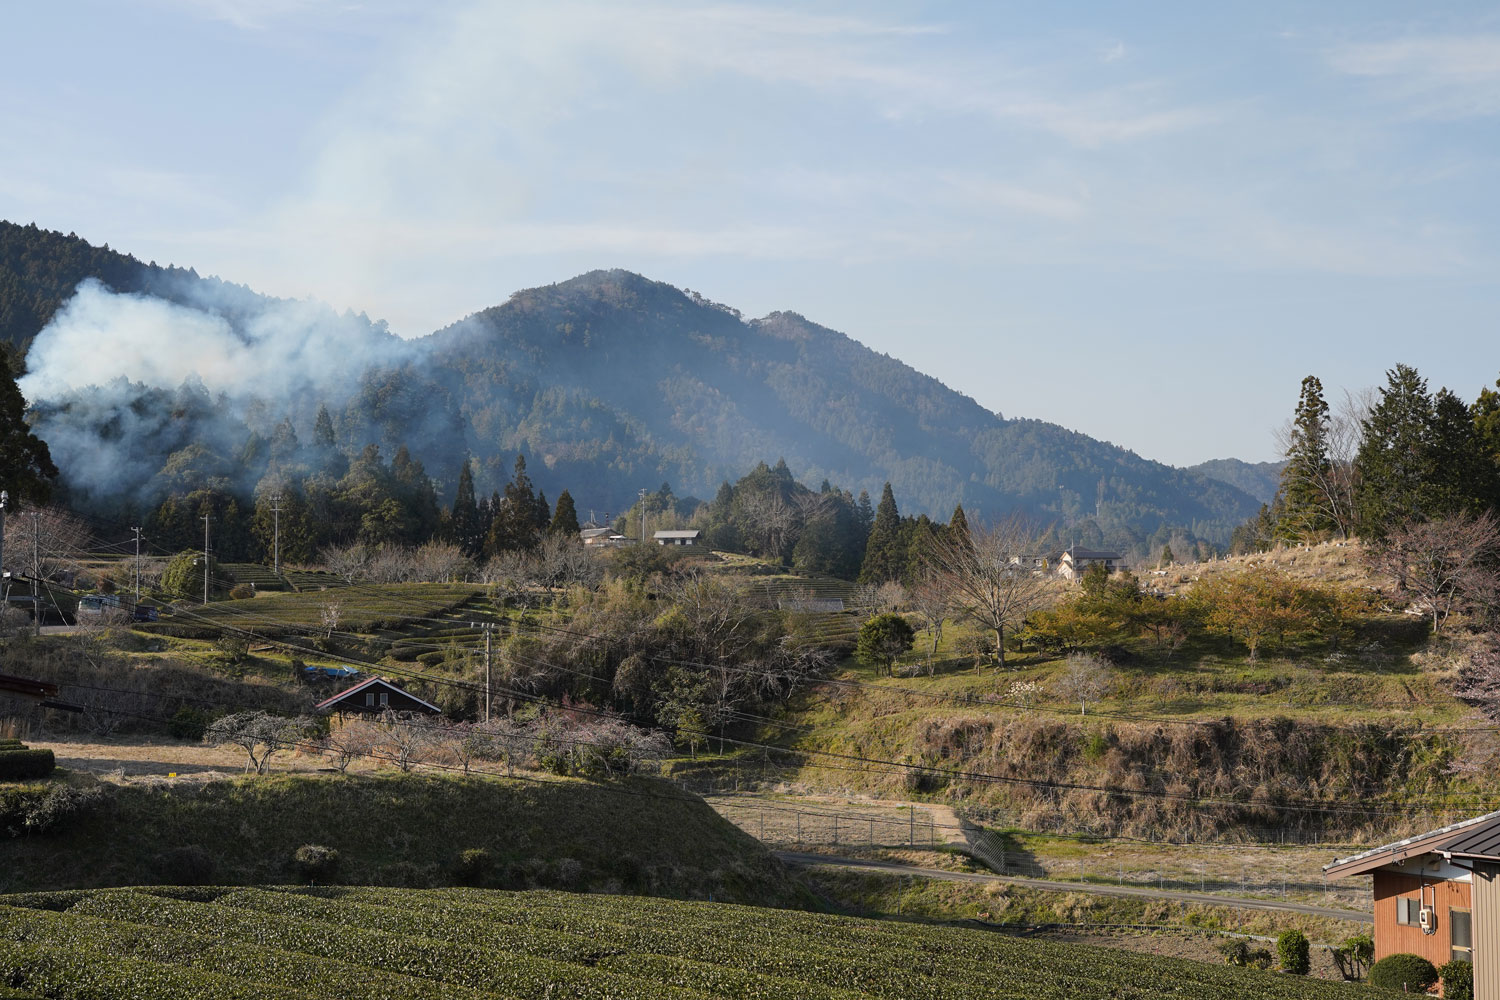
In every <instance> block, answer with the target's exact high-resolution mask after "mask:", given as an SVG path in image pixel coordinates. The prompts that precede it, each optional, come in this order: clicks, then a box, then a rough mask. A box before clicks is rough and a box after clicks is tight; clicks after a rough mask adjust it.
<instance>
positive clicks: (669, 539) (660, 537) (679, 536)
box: [651, 528, 703, 545]
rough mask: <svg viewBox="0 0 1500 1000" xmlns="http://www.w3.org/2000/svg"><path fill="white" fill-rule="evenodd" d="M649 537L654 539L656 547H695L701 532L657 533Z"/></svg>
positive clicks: (701, 535)
mask: <svg viewBox="0 0 1500 1000" xmlns="http://www.w3.org/2000/svg"><path fill="white" fill-rule="evenodd" d="M651 537H652V538H654V539H656V544H657V545H697V544H698V542H699V540H700V539H701V538H702V537H703V532H701V531H699V530H697V529H696V528H695V529H693V530H692V531H658V532H657V533H656V534H654V535H652V536H651Z"/></svg>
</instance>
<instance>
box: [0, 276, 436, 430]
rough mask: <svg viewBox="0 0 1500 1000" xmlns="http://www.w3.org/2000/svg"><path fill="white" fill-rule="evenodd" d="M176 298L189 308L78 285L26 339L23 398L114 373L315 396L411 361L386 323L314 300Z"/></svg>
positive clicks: (237, 393)
mask: <svg viewBox="0 0 1500 1000" xmlns="http://www.w3.org/2000/svg"><path fill="white" fill-rule="evenodd" d="M183 292H184V294H183V295H182V297H183V298H185V299H188V300H189V301H190V302H191V303H192V304H182V303H179V302H175V301H169V300H167V299H164V298H157V297H155V296H151V295H138V294H121V293H117V292H114V291H111V290H110V289H108V288H106V287H105V286H104V285H102V284H100V283H99V282H97V281H94V280H92V279H90V280H88V281H85V282H83V283H82V284H80V285H79V287H78V291H77V293H76V294H75V295H74V296H73V298H72V299H70V300H69V301H68V302H67V304H65V305H64V306H63V307H62V308H61V309H59V310H58V312H57V315H56V316H54V317H53V319H52V322H51V323H49V324H48V325H47V327H46V328H45V329H43V330H42V332H41V333H39V334H38V335H37V338H36V340H35V341H34V342H33V343H32V346H31V351H30V353H29V354H28V355H27V359H26V361H27V369H28V371H27V374H26V377H25V378H24V379H23V380H22V381H21V383H20V386H21V391H22V393H23V394H24V395H25V396H26V398H27V400H29V401H30V402H32V403H41V402H47V401H56V400H59V399H61V398H63V397H65V396H66V395H67V394H68V393H69V392H70V391H75V390H82V389H85V388H88V387H90V386H102V385H104V384H105V383H107V382H110V381H113V380H115V379H117V378H120V377H122V376H123V377H124V378H126V379H128V380H129V381H131V382H138V383H141V384H144V385H148V386H153V387H156V388H162V389H170V388H175V387H176V386H178V385H181V384H182V383H183V382H184V381H186V380H187V379H189V378H190V377H193V376H196V377H197V378H198V379H199V380H200V381H201V382H202V383H203V386H204V387H205V388H206V389H208V391H209V392H211V393H215V394H218V393H224V394H226V395H228V396H229V397H231V398H243V397H246V396H255V397H258V398H260V399H263V400H280V399H286V398H289V397H291V396H292V395H294V394H298V395H300V394H307V393H313V394H316V395H322V394H323V393H325V392H328V391H329V390H333V389H338V388H341V387H343V386H346V385H347V384H348V383H349V381H350V378H351V377H354V376H357V375H358V374H359V373H360V372H362V371H364V370H365V369H366V368H368V367H370V366H372V365H379V364H388V363H393V362H399V361H400V360H404V359H405V358H407V357H409V356H410V352H409V349H408V348H407V346H406V345H405V344H404V342H402V341H401V340H399V339H398V338H396V337H394V336H392V335H391V334H389V333H388V332H387V331H386V330H385V328H384V324H380V323H371V322H370V321H369V320H368V319H366V318H364V317H362V316H354V315H352V314H349V313H345V314H343V315H339V314H338V313H335V312H334V311H333V310H332V309H330V308H329V307H328V306H325V305H322V304H320V303H315V302H303V301H296V300H292V301H287V300H279V299H269V298H261V297H259V296H253V295H248V294H246V293H244V292H242V291H241V290H240V289H237V288H235V287H234V286H229V285H218V284H217V283H210V282H204V281H201V280H197V281H193V282H192V283H191V284H189V283H187V282H184V284H183ZM247 306H248V309H249V311H247Z"/></svg>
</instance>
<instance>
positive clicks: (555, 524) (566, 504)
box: [548, 490, 578, 539]
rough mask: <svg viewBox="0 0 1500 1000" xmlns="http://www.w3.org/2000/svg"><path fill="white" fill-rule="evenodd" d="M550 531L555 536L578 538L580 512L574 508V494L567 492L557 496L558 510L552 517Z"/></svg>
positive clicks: (564, 491)
mask: <svg viewBox="0 0 1500 1000" xmlns="http://www.w3.org/2000/svg"><path fill="white" fill-rule="evenodd" d="M548 530H549V531H550V532H551V533H552V534H554V535H563V536H565V537H568V538H575V539H576V538H577V537H578V510H577V508H575V507H574V506H573V494H571V493H569V492H568V491H567V490H563V491H562V492H561V493H559V494H558V495H557V510H556V512H555V513H553V515H552V523H551V524H550V525H549V526H548Z"/></svg>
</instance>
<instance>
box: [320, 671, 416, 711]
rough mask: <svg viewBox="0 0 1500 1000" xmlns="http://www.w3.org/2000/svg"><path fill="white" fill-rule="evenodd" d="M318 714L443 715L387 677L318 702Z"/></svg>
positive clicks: (368, 681) (369, 681)
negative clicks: (387, 712) (397, 713)
mask: <svg viewBox="0 0 1500 1000" xmlns="http://www.w3.org/2000/svg"><path fill="white" fill-rule="evenodd" d="M313 710H314V711H317V712H337V713H339V714H340V715H365V714H370V713H379V712H384V711H387V710H390V711H392V712H422V713H424V714H427V715H442V714H443V710H442V709H441V708H438V707H437V706H436V705H434V704H432V703H431V702H428V701H423V700H422V699H421V698H418V697H417V696H416V695H414V694H412V693H410V692H409V691H403V690H402V689H401V688H398V687H397V686H396V685H394V684H392V683H391V682H390V681H388V680H386V679H385V678H384V677H371V678H370V679H369V680H367V681H360V682H359V683H358V684H356V685H354V686H353V687H351V688H347V689H345V690H343V691H340V692H339V693H338V694H336V695H334V696H333V697H332V698H328V699H325V700H324V701H320V702H318V704H317V705H316V706H314V709H313Z"/></svg>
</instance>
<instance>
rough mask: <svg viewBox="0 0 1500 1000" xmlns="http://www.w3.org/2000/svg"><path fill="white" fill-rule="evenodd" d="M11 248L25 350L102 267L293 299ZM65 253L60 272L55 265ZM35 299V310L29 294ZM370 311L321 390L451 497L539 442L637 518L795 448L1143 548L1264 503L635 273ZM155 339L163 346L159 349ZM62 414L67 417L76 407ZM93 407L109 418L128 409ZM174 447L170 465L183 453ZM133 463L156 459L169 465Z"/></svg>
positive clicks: (266, 422) (804, 461) (585, 498)
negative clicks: (27, 325) (373, 354)
mask: <svg viewBox="0 0 1500 1000" xmlns="http://www.w3.org/2000/svg"><path fill="white" fill-rule="evenodd" d="M17 246H20V247H21V250H22V252H21V253H19V254H18V253H16V252H15V251H16V247H17ZM7 248H8V249H7ZM0 251H3V252H0V316H11V317H12V322H11V326H10V327H9V328H7V330H6V335H7V336H9V337H10V338H11V340H12V343H17V342H18V341H19V340H21V339H22V338H23V335H24V333H25V329H24V326H23V327H17V325H16V323H17V321H16V320H15V319H14V317H16V316H18V315H19V316H22V317H23V318H24V315H32V316H35V317H41V316H42V315H44V314H45V315H48V316H51V317H52V318H54V319H56V317H57V316H58V315H60V313H59V310H60V309H61V308H62V307H63V305H64V303H65V302H67V301H69V300H67V299H64V298H63V297H62V296H63V290H64V289H65V288H66V287H67V283H68V282H69V281H73V282H75V284H74V286H73V287H74V288H75V289H76V288H77V284H76V282H81V281H83V280H84V279H86V278H96V279H98V280H100V281H104V282H106V283H108V281H109V279H110V278H111V277H113V278H114V279H115V280H116V281H120V282H121V283H122V284H124V285H126V286H127V287H126V288H125V289H124V290H126V291H131V292H133V293H136V294H138V295H143V296H158V297H162V298H165V299H167V300H168V301H172V302H176V303H178V304H181V305H183V306H184V307H185V308H189V309H198V310H202V311H204V312H206V313H209V314H212V316H214V317H217V318H218V319H221V320H223V321H224V322H225V323H227V324H228V326H229V327H231V328H233V329H234V331H235V332H236V334H237V335H238V336H239V338H240V340H241V341H243V342H245V343H247V344H249V345H250V346H251V347H252V348H255V349H259V348H258V347H256V345H257V344H258V343H259V342H258V341H255V339H254V337H253V336H251V334H254V333H255V332H256V331H257V330H258V329H259V328H260V327H264V326H265V325H266V323H265V322H264V317H265V315H267V314H268V313H267V312H266V311H267V310H273V309H274V310H279V311H281V312H285V311H286V307H287V305H288V303H287V302H286V300H276V299H272V298H270V297H267V296H259V295H258V293H254V292H252V291H250V290H249V289H246V288H244V286H238V285H232V284H230V283H227V282H222V281H220V280H219V279H215V278H200V277H199V276H198V275H197V274H196V272H195V271H184V270H182V269H178V268H159V267H156V266H155V265H154V264H152V265H146V264H141V263H140V262H139V261H136V260H135V259H134V258H131V257H127V256H125V255H121V254H118V253H117V252H115V251H107V252H105V251H101V250H99V249H98V248H93V247H91V246H90V245H89V244H87V242H86V241H83V240H81V239H78V238H77V237H72V236H69V237H63V236H61V235H60V234H53V233H46V231H43V230H37V229H35V227H20V226H15V225H14V224H8V223H6V224H0ZM49 253H50V254H51V255H52V256H53V258H55V259H54V260H53V263H54V264H56V265H57V266H52V267H50V269H49V267H47V266H44V265H45V264H46V261H45V260H43V261H42V264H41V265H39V264H38V258H47V257H48V254H49ZM18 261H19V262H20V263H19V264H18ZM106 265H108V266H106ZM121 274H124V276H125V277H124V278H123V279H122V278H121ZM38 275H41V277H38ZM43 279H45V280H43ZM168 279H170V280H168ZM75 294H76V291H75ZM49 296H50V299H49ZM24 297H29V298H27V302H28V303H29V305H28V307H27V308H28V309H29V312H28V311H27V310H26V309H17V308H15V307H14V306H13V305H10V306H9V307H8V304H9V303H13V301H14V300H16V299H18V298H24ZM49 303H50V304H51V309H50V312H49V311H48V310H47V309H46V308H45V307H46V306H47V305H48V304H49ZM7 308H8V309H9V311H7ZM257 310H261V314H259V315H258V314H257ZM303 311H304V312H314V313H315V312H317V310H303ZM328 312H329V314H330V315H332V313H331V310H330V311H328ZM277 315H278V319H281V318H282V317H280V314H279V313H278V314H277ZM349 318H350V317H349V314H347V313H346V314H345V317H343V319H344V320H348V319H349ZM355 319H357V320H358V321H360V322H362V323H363V324H365V326H366V327H368V331H367V332H361V333H360V334H359V336H360V337H363V338H364V339H365V340H368V341H369V342H370V343H378V344H382V345H384V346H383V347H382V350H383V351H385V353H384V354H383V355H382V356H381V357H380V358H379V360H378V361H375V362H371V363H370V364H369V365H368V367H367V368H365V369H364V370H363V374H361V375H359V376H358V378H357V379H355V378H354V377H353V375H352V374H350V373H348V372H345V373H344V376H343V382H342V383H338V384H334V383H331V382H330V383H328V384H327V385H325V386H324V388H323V390H322V391H323V392H325V393H326V394H331V395H333V396H334V397H335V398H326V399H323V400H321V402H325V403H327V405H328V406H329V407H330V409H332V410H333V411H334V413H335V417H336V420H337V423H338V428H339V443H340V445H341V446H343V447H344V448H345V449H346V450H347V451H350V452H351V453H352V452H355V451H358V450H359V449H360V448H361V447H363V446H364V445H365V444H372V443H373V444H377V445H379V446H380V447H381V448H382V450H383V452H384V453H385V454H392V453H394V452H395V451H396V450H397V448H398V447H399V446H401V445H410V446H411V448H412V453H413V454H414V455H416V456H417V457H418V458H420V459H421V460H422V461H423V463H424V464H425V466H426V468H427V469H428V470H429V472H430V473H431V474H432V475H433V476H434V478H435V479H436V480H437V482H438V485H439V488H440V491H447V490H451V488H452V484H453V482H454V480H455V478H456V472H457V469H458V467H459V466H460V465H461V464H462V462H463V461H464V460H465V459H466V457H470V456H471V457H472V458H473V459H474V460H475V462H476V465H477V468H476V482H477V485H478V486H479V487H480V489H481V490H482V491H483V490H489V489H495V488H498V487H499V485H502V484H503V483H504V481H505V479H506V476H507V474H508V472H509V468H510V465H511V461H512V459H513V458H514V456H515V454H516V453H518V452H519V453H523V454H526V455H529V456H532V458H533V461H532V462H531V463H530V464H531V467H532V470H533V472H532V475H533V477H534V478H535V479H536V480H537V483H538V485H539V486H541V487H542V488H543V489H545V490H547V491H548V492H551V493H553V494H554V495H555V492H556V491H557V490H558V489H560V488H564V487H566V488H568V489H569V490H570V491H571V492H572V493H573V495H574V497H575V499H578V500H579V501H580V502H582V503H586V504H587V505H588V506H591V507H598V508H601V509H614V510H620V509H623V508H624V506H626V505H628V503H629V502H630V501H631V500H633V498H634V494H635V492H636V490H637V489H638V488H639V487H642V486H653V485H654V484H655V483H657V482H661V481H666V482H669V483H671V484H672V485H673V487H674V488H675V489H676V490H677V491H678V493H679V494H685V493H696V494H698V495H702V496H707V495H712V493H713V491H714V490H715V489H716V488H717V486H718V484H719V483H720V482H722V481H726V480H727V481H733V480H734V479H737V478H738V477H739V476H741V475H743V474H744V473H745V472H746V471H748V470H749V469H750V468H752V467H753V466H754V465H755V464H756V463H757V462H760V461H775V460H776V459H777V458H778V457H784V458H785V459H786V460H787V462H788V464H789V466H790V467H791V468H792V469H793V471H794V472H795V474H796V475H797V477H798V478H799V479H801V480H803V481H806V482H809V483H816V482H817V481H818V480H819V479H828V480H829V481H831V482H833V483H834V484H836V485H839V486H842V487H845V488H848V489H851V490H853V491H854V492H856V493H857V492H859V491H860V490H861V489H863V490H866V491H868V492H870V493H871V494H872V495H875V494H877V493H878V491H879V489H880V487H881V485H882V483H884V482H887V481H888V482H891V483H892V485H893V487H894V489H895V491H896V495H897V497H898V498H899V500H900V502H901V504H902V508H903V510H904V511H906V512H908V513H927V514H930V515H931V516H934V517H937V518H940V519H945V518H946V516H947V514H948V513H949V512H950V511H951V510H952V508H953V506H954V505H955V504H957V503H962V504H964V506H965V507H966V509H969V510H970V511H971V512H973V513H979V514H980V515H981V516H984V517H993V516H998V515H1000V514H1002V513H1005V512H1006V511H1008V510H1009V509H1011V508H1014V507H1019V508H1021V509H1023V510H1025V511H1026V512H1028V513H1029V514H1031V515H1032V516H1034V517H1035V518H1036V519H1038V520H1039V521H1041V522H1042V523H1051V524H1053V525H1054V526H1055V527H1056V529H1057V530H1058V531H1063V530H1066V533H1067V537H1069V538H1070V539H1073V538H1076V539H1077V540H1078V541H1080V542H1081V543H1084V544H1090V543H1104V542H1109V543H1110V544H1115V545H1120V546H1122V547H1124V546H1130V547H1134V548H1136V549H1142V550H1144V547H1146V546H1148V545H1151V544H1155V543H1156V540H1157V539H1158V538H1159V537H1161V536H1163V535H1164V534H1170V533H1172V532H1174V531H1175V532H1178V533H1182V534H1187V535H1191V536H1193V537H1197V538H1203V539H1208V540H1211V541H1214V542H1217V543H1219V544H1222V543H1223V542H1225V541H1227V539H1228V537H1229V534H1230V532H1231V531H1232V530H1233V528H1234V527H1235V526H1236V525H1237V524H1239V523H1241V522H1243V521H1244V520H1245V519H1246V518H1247V517H1249V516H1251V515H1252V514H1253V513H1254V512H1255V510H1256V509H1257V508H1258V506H1259V504H1258V502H1257V501H1256V499H1255V498H1254V497H1253V496H1251V495H1250V494H1248V493H1246V492H1244V491H1242V490H1241V489H1239V488H1237V487H1236V486H1233V485H1230V484H1228V483H1224V482H1220V481H1218V480H1216V479H1213V478H1211V477H1208V476H1204V475H1202V474H1200V473H1199V472H1196V471H1192V470H1183V469H1176V468H1173V467H1171V466H1167V465H1165V464H1163V463H1159V462H1154V461H1151V460H1149V459H1145V458H1142V457H1141V456H1139V455H1137V454H1135V453H1134V452H1132V451H1130V450H1128V449H1125V448H1122V447H1119V446H1117V445H1113V444H1109V443H1106V442H1101V441H1098V440H1096V439H1093V438H1090V437H1088V436H1086V435H1084V434H1081V433H1079V432H1077V431H1072V430H1069V429H1067V428H1064V427H1061V426H1059V425H1056V424H1051V423H1048V422H1045V421H1041V420H1034V419H1029V418H1007V417H1005V416H1003V415H1002V414H1001V413H998V412H995V411H991V410H989V409H987V408H985V407H984V406H982V405H980V404H979V403H978V402H977V401H975V400H974V399H972V398H971V397H969V396H966V395H964V394H962V393H959V392H957V391H955V390H953V389H951V388H949V387H947V386H945V385H944V384H943V383H942V382H940V381H939V380H938V379H936V378H934V377H932V376H930V375H926V374H924V373H922V372H921V371H920V370H918V369H917V368H916V367H915V366H913V365H911V364H909V363H907V362H905V361H902V360H900V359H897V358H893V357H891V356H889V355H886V354H883V353H879V352H876V351H873V350H871V349H870V348H868V347H865V346H864V345H863V344H861V343H859V342H858V341H857V340H856V339H854V338H853V337H850V336H849V335H847V334H845V333H842V332H840V331H837V330H833V329H831V328H828V327H824V326H821V325H820V324H817V323H816V322H813V321H811V320H809V319H807V318H806V317H805V316H803V315H801V314H799V313H797V312H794V311H791V310H780V311H774V312H771V313H768V314H767V315H766V316H763V317H760V318H756V319H748V320H747V319H744V318H743V316H742V314H741V313H740V312H739V310H737V309H734V308H732V307H730V306H726V305H722V304H720V303H715V302H711V301H710V300H708V299H705V298H704V297H702V296H701V295H698V294H697V293H694V292H691V291H686V290H683V289H679V288H676V287H674V286H672V285H670V284H667V283H665V282H661V281H656V280H653V279H650V278H647V277H644V276H642V275H639V274H636V273H634V272H630V271H625V270H622V269H613V270H597V271H591V272H587V273H585V274H582V275H578V276H576V277H574V278H570V279H567V280H564V281H561V282H556V283H553V284H551V285H545V286H538V287H535V288H530V289H521V290H518V291H516V292H514V293H512V294H511V295H510V296H509V297H508V298H507V300H506V301H505V302H503V303H500V304H498V305H496V306H492V307H489V308H487V309H483V310H479V311H477V312H475V313H472V314H470V315H469V316H466V317H464V318H463V319H460V320H458V321H456V322H454V323H452V324H449V325H448V326H446V327H444V328H442V329H440V330H437V331H434V332H433V333H431V334H428V335H427V336H425V337H419V338H414V339H412V340H398V339H397V338H394V337H392V336H391V335H390V334H389V332H388V331H387V330H386V329H385V327H384V324H381V323H370V322H369V321H368V320H367V319H365V318H364V317H363V316H362V315H361V316H359V317H355ZM320 322H321V321H320ZM359 329H360V330H361V331H363V330H364V327H360V328H359ZM37 332H39V331H33V332H32V335H31V337H24V340H25V341H26V342H30V340H31V339H32V337H34V336H35V334H36V333H37ZM315 333H316V330H315V329H314V328H309V330H308V331H307V333H306V336H305V338H304V339H309V340H310V339H311V338H312V337H313V336H314V335H315ZM153 348H154V349H158V350H159V348H160V344H159V343H151V342H147V343H143V344H142V345H141V349H142V350H152V349H153ZM387 348H388V350H387ZM38 356H39V355H38ZM266 360H267V361H279V360H280V359H274V358H272V359H266ZM343 360H345V361H347V359H343ZM356 381H357V383H358V384H357V386H355V387H353V388H351V387H350V383H353V382H356ZM330 386H332V387H330ZM163 388H170V387H163ZM314 394H315V390H309V391H307V392H303V393H302V394H301V397H300V398H299V399H291V398H288V399H285V400H281V401H277V400H271V401H269V402H267V401H265V400H261V401H259V402H258V403H254V405H245V406H243V407H242V409H243V412H239V411H236V412H235V413H233V414H232V416H233V419H234V420H235V421H237V423H235V424H234V425H233V426H231V427H229V428H228V429H227V430H226V431H225V432H224V433H223V434H221V435H219V437H218V439H219V440H221V441H231V440H234V439H235V436H236V435H240V436H241V437H243V436H244V435H247V434H255V435H259V436H260V437H262V438H265V439H270V438H271V437H272V435H273V433H277V432H278V431H277V425H276V420H278V419H280V418H281V417H283V416H285V417H286V418H288V419H290V420H291V422H292V424H291V426H294V427H295V428H296V430H297V431H298V432H299V433H302V434H304V435H309V434H310V424H311V422H312V421H311V417H312V412H311V411H312V409H314V408H315V401H314V400H313V399H312V398H311V397H312V396H313V395H314ZM34 402H35V401H34ZM126 402H128V401H126ZM122 405H124V404H122ZM80 409H86V407H80ZM200 410H201V408H200ZM49 412H50V413H51V414H52V416H53V417H54V418H57V419H61V418H60V417H58V416H57V415H58V413H60V412H61V411H60V409H59V408H56V407H53V408H52V410H50V411H49ZM89 419H91V420H93V421H95V423H99V424H102V423H104V422H106V420H107V414H96V415H93V416H91V417H89ZM54 429H55V428H54ZM75 430H76V428H75ZM282 433H284V432H282ZM174 446H176V447H181V446H182V442H181V440H180V439H174ZM226 449H227V446H221V447H220V451H221V452H222V451H225V450H226ZM245 451H246V454H250V453H251V452H253V451H254V449H251V448H249V447H248V445H247V447H246V450H245ZM225 457H226V458H232V456H225ZM160 459H161V463H160V464H161V465H162V466H166V465H168V464H169V459H170V455H163V456H160ZM134 460H135V461H136V462H137V463H138V464H139V465H141V467H142V468H143V469H145V468H146V467H148V466H150V465H151V464H152V462H154V461H156V458H155V457H153V456H151V455H144V456H141V455H136V456H134ZM151 471H152V472H153V473H154V471H155V470H151ZM254 481H255V480H254V478H253V477H250V476H249V475H248V474H247V476H246V479H245V481H244V482H242V483H241V484H240V485H239V486H238V487H237V488H238V489H240V490H241V491H242V492H245V493H246V494H247V495H248V492H249V489H250V488H251V487H252V485H253V483H254Z"/></svg>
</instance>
